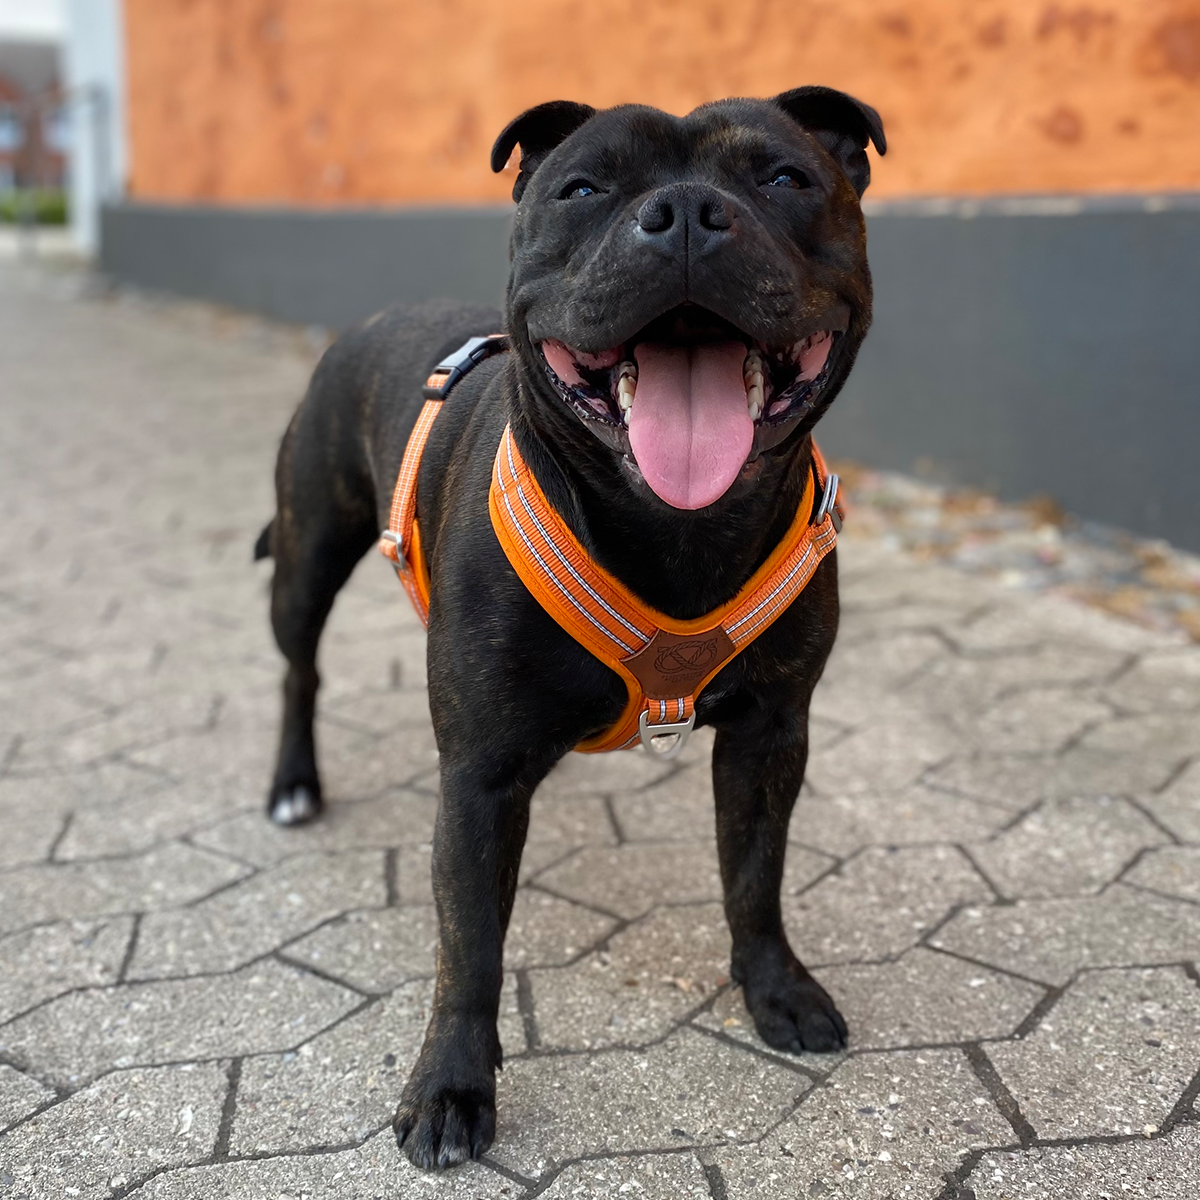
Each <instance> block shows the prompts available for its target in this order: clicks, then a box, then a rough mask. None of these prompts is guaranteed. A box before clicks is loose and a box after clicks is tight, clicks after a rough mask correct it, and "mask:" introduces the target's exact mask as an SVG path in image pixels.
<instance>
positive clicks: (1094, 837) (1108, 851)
mask: <svg viewBox="0 0 1200 1200" xmlns="http://www.w3.org/2000/svg"><path fill="white" fill-rule="evenodd" d="M1166 840H1167V838H1166V835H1165V834H1164V833H1163V832H1162V830H1161V829H1159V828H1158V827H1157V826H1156V825H1155V824H1154V823H1153V822H1152V821H1150V820H1148V819H1147V818H1146V817H1145V816H1143V815H1142V813H1141V812H1139V811H1138V810H1137V809H1136V808H1134V807H1133V805H1131V804H1130V803H1129V802H1128V801H1126V800H1121V799H1114V798H1113V797H1111V796H1094V797H1076V798H1074V799H1070V800H1048V801H1047V802H1046V803H1045V804H1043V805H1041V806H1040V807H1039V808H1037V809H1035V810H1034V811H1033V812H1031V813H1029V814H1028V815H1027V816H1025V817H1023V818H1022V819H1021V820H1020V821H1018V822H1017V823H1016V824H1015V825H1013V826H1012V827H1011V828H1009V829H1006V830H1005V831H1004V832H1003V833H1000V834H998V835H996V836H995V837H993V838H990V839H988V840H986V841H980V842H972V843H970V844H969V846H968V848H969V849H970V851H971V854H972V855H973V857H974V859H975V861H976V862H977V863H978V864H979V866H980V868H981V869H982V870H983V871H985V872H986V873H987V876H988V878H989V879H990V880H991V881H992V882H993V883H994V884H995V885H996V886H997V887H998V888H999V889H1000V891H1001V892H1003V893H1004V895H1006V896H1010V897H1015V896H1025V897H1031V898H1032V897H1035V896H1074V895H1079V894H1080V893H1083V892H1095V891H1098V890H1099V889H1100V888H1102V887H1103V886H1104V885H1105V884H1106V883H1109V882H1111V881H1112V880H1113V879H1114V878H1115V877H1116V876H1117V875H1119V874H1120V872H1121V871H1122V869H1123V868H1124V867H1126V866H1128V864H1129V863H1130V862H1132V861H1133V859H1134V857H1135V856H1136V855H1137V853H1138V851H1139V850H1142V849H1145V848H1146V847H1148V846H1157V845H1161V844H1162V843H1163V842H1165V841H1166Z"/></svg>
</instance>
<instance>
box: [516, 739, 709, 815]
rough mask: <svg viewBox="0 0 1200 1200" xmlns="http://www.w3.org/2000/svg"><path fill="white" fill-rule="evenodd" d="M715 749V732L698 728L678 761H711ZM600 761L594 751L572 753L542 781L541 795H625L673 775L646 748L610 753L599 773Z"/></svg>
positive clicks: (670, 769)
mask: <svg viewBox="0 0 1200 1200" xmlns="http://www.w3.org/2000/svg"><path fill="white" fill-rule="evenodd" d="M711 748H712V733H711V731H709V730H705V729H698V730H697V731H696V732H695V733H694V734H693V735H692V736H691V737H690V738H689V739H688V744H687V746H685V747H684V750H683V753H682V754H681V755H680V756H679V759H678V760H677V761H678V763H679V764H680V765H682V766H691V765H693V764H696V763H702V762H707V761H708V759H709V757H710V753H711ZM597 762H598V760H597V759H596V757H595V756H594V755H591V754H568V755H566V756H565V757H564V758H563V759H562V760H561V761H560V762H559V764H558V765H557V766H556V767H555V768H554V770H553V771H551V772H550V774H549V775H548V776H547V777H546V778H545V780H544V781H543V782H542V785H541V787H540V788H539V789H538V793H539V795H542V796H545V797H546V798H547V799H549V798H556V799H558V798H562V797H564V796H595V795H597V794H600V793H607V794H611V795H623V794H624V793H626V792H632V791H636V790H637V789H639V788H644V787H648V786H650V785H651V784H654V783H657V782H658V781H659V780H661V779H664V778H666V777H667V776H668V775H670V774H671V772H672V769H673V768H671V767H670V766H665V765H664V764H663V763H661V762H658V761H656V760H655V759H652V758H651V757H650V756H649V755H648V754H647V753H646V752H645V751H644V750H641V749H633V750H630V751H629V752H628V753H621V754H610V755H608V756H606V757H605V759H604V767H603V770H602V771H601V772H597Z"/></svg>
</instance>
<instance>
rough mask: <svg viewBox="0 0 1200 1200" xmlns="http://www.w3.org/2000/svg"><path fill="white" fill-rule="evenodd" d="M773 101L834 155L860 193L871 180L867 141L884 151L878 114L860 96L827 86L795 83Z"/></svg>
mask: <svg viewBox="0 0 1200 1200" xmlns="http://www.w3.org/2000/svg"><path fill="white" fill-rule="evenodd" d="M775 103H776V104H778V105H779V107H780V108H782V109H783V111H784V112H785V113H787V114H788V116H789V117H791V118H792V120H794V121H796V122H797V123H798V124H800V125H803V126H804V128H805V129H807V130H808V132H809V133H811V134H813V135H814V136H815V137H816V138H817V139H818V141H820V142H821V144H822V145H823V146H824V147H825V149H826V150H828V151H829V153H830V154H832V155H833V157H834V158H835V159H837V161H838V162H839V163H840V164H841V167H842V170H843V171H845V172H846V175H847V177H848V178H849V180H850V182H851V183H852V184H853V185H854V190H855V191H856V192H857V193H858V194H859V195H860V196H861V195H862V194H863V192H865V191H866V190H867V184H868V183H870V182H871V164H870V162H869V161H868V160H867V142H873V143H874V145H875V149H876V150H878V151H879V153H880V154H886V153H887V138H885V137H884V136H883V122H882V121H881V120H880V119H879V114H878V113H877V112H876V111H875V110H874V109H873V108H872V107H871V106H870V105H869V104H864V103H863V102H862V101H861V100H855V98H854V97H853V96H847V95H846V93H845V92H839V91H837V90H836V89H834V88H829V87H798V88H792V90H791V91H790V92H780V94H779V95H778V96H776V97H775Z"/></svg>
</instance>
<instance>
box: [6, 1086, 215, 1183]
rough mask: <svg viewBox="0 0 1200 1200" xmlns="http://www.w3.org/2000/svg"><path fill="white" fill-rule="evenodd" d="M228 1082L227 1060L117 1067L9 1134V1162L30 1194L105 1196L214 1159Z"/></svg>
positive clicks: (8, 1164) (17, 1181)
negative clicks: (156, 1175)
mask: <svg viewBox="0 0 1200 1200" xmlns="http://www.w3.org/2000/svg"><path fill="white" fill-rule="evenodd" d="M228 1089H229V1083H228V1078H227V1074H226V1070H225V1064H215V1063H209V1064H204V1065H200V1066H193V1065H187V1066H172V1067H158V1068H155V1069H151V1070H134V1071H116V1072H114V1073H113V1074H111V1075H106V1076H105V1077H104V1078H103V1079H99V1080H97V1081H96V1082H95V1083H93V1084H91V1085H90V1086H89V1087H86V1088H84V1089H83V1090H82V1091H79V1092H76V1093H75V1094H74V1095H73V1096H71V1097H70V1099H68V1100H65V1101H63V1102H62V1103H61V1104H57V1105H55V1106H54V1107H53V1108H50V1109H48V1110H46V1111H45V1112H43V1113H41V1114H39V1115H38V1116H36V1117H34V1118H33V1120H31V1121H29V1122H27V1123H26V1124H24V1125H22V1126H21V1127H20V1129H18V1130H16V1131H15V1132H14V1133H11V1134H8V1135H7V1136H6V1138H5V1145H4V1159H5V1167H6V1169H7V1170H8V1171H10V1172H11V1173H12V1175H13V1176H15V1177H16V1182H15V1184H14V1185H13V1186H14V1188H15V1189H16V1191H17V1192H19V1193H22V1194H24V1195H27V1196H28V1197H29V1200H59V1198H60V1197H62V1196H76V1197H81V1198H84V1200H87V1198H90V1197H96V1198H97V1200H104V1198H107V1197H108V1196H110V1195H111V1194H112V1192H113V1191H115V1190H117V1189H120V1188H124V1187H126V1186H127V1185H129V1184H130V1183H135V1182H137V1181H139V1180H141V1179H143V1178H145V1177H146V1176H148V1175H150V1174H152V1173H153V1172H155V1171H160V1170H163V1169H169V1168H171V1167H181V1166H185V1165H187V1164H189V1163H194V1162H198V1161H200V1160H202V1159H205V1158H208V1157H209V1156H210V1155H211V1154H212V1152H213V1148H214V1146H215V1145H216V1140H217V1130H218V1128H219V1126H220V1123H221V1106H222V1104H223V1103H224V1100H225V1094H226V1092H227V1091H228Z"/></svg>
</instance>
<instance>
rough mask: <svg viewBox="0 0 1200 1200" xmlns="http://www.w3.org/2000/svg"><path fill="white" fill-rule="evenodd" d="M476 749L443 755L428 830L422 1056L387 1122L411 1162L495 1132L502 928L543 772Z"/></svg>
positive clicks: (443, 1155) (481, 1147)
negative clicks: (432, 933) (430, 992)
mask: <svg viewBox="0 0 1200 1200" xmlns="http://www.w3.org/2000/svg"><path fill="white" fill-rule="evenodd" d="M504 761H505V760H504V756H503V755H497V756H495V757H494V758H493V757H491V756H489V757H488V759H487V760H486V761H485V760H484V758H483V757H482V755H481V754H480V748H478V747H477V748H476V749H475V750H474V751H473V752H472V753H464V754H462V755H461V756H458V755H456V754H455V753H454V752H453V751H450V752H449V755H447V754H446V753H445V752H444V753H443V759H442V798H441V802H440V804H439V806H438V817H437V824H436V827H435V829H434V836H433V890H434V898H435V900H436V901H437V912H438V956H437V984H436V989H435V993H434V1001H433V1012H432V1015H431V1017H430V1020H429V1028H428V1030H427V1032H426V1034H425V1043H424V1045H423V1047H422V1048H421V1054H420V1057H419V1058H418V1059H417V1063H416V1066H415V1067H414V1068H413V1072H412V1074H411V1075H410V1076H409V1079H408V1083H407V1084H406V1086H405V1088H404V1093H403V1096H402V1097H401V1101H400V1107H399V1109H398V1110H397V1112H396V1116H395V1118H394V1120H393V1128H394V1129H395V1132H396V1139H397V1141H398V1142H399V1144H400V1145H401V1146H402V1147H403V1149H404V1151H405V1152H406V1153H407V1154H408V1157H409V1158H410V1159H411V1160H412V1161H413V1163H414V1164H415V1165H416V1166H418V1167H424V1168H426V1169H431V1168H437V1167H448V1166H453V1165H454V1164H455V1163H460V1162H464V1161H465V1160H466V1159H468V1158H478V1157H479V1155H480V1154H482V1153H483V1152H484V1151H485V1150H487V1148H488V1147H489V1146H490V1145H491V1144H492V1138H493V1137H494V1135H495V1130H496V1078H495V1077H496V1069H497V1068H498V1067H499V1066H500V1039H499V1036H498V1035H497V1032H496V1017H497V1014H498V1011H499V1004H500V985H501V979H502V971H501V963H502V953H503V946H504V933H505V930H506V929H507V927H508V919H509V916H510V915H511V913H512V906H513V897H514V894H515V892H516V888H517V875H518V870H519V867H520V862H521V850H522V848H523V846H524V844H525V833H526V830H527V828H528V825H529V801H530V797H531V796H532V795H533V790H534V788H535V787H536V786H537V784H538V783H539V782H540V781H541V778H542V777H543V776H544V775H545V774H546V771H548V770H549V767H550V765H552V764H551V762H547V763H546V764H544V769H537V770H533V769H531V768H530V766H529V762H528V760H527V759H524V760H523V761H520V763H519V764H518V758H517V757H516V756H514V757H513V758H510V759H509V763H508V765H499V766H498V765H497V764H498V763H500V764H503V763H504Z"/></svg>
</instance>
